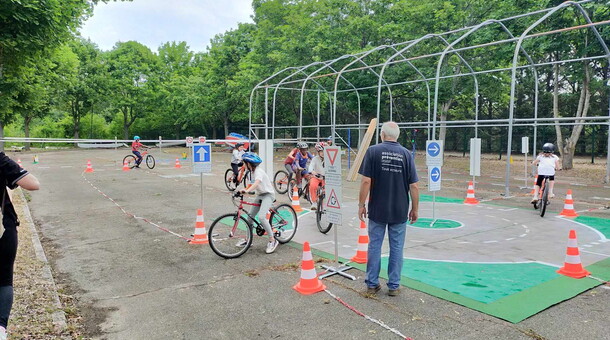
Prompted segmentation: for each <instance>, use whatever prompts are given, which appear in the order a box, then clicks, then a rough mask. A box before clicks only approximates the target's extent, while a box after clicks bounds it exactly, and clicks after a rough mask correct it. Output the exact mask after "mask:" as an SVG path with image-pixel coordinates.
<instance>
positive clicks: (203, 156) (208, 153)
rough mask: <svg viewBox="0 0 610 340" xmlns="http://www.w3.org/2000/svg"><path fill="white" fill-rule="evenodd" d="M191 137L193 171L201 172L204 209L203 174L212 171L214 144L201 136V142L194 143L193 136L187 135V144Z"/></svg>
mask: <svg viewBox="0 0 610 340" xmlns="http://www.w3.org/2000/svg"><path fill="white" fill-rule="evenodd" d="M189 138H191V147H192V154H191V160H192V162H193V173H194V174H199V177H200V188H201V209H203V192H204V190H203V174H204V173H210V172H212V146H211V144H209V143H205V137H199V143H196V144H195V143H193V139H192V137H187V145H188V144H189Z"/></svg>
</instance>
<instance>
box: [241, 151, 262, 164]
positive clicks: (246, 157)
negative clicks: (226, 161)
mask: <svg viewBox="0 0 610 340" xmlns="http://www.w3.org/2000/svg"><path fill="white" fill-rule="evenodd" d="M241 159H242V160H243V161H244V162H246V163H250V164H254V165H258V164H261V163H262V162H263V160H262V159H261V158H260V157H259V156H258V155H257V154H256V153H254V152H246V153H244V154H243V155H242V156H241Z"/></svg>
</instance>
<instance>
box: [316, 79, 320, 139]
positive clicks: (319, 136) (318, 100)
mask: <svg viewBox="0 0 610 340" xmlns="http://www.w3.org/2000/svg"><path fill="white" fill-rule="evenodd" d="M317 125H318V140H320V90H318V124H317Z"/></svg>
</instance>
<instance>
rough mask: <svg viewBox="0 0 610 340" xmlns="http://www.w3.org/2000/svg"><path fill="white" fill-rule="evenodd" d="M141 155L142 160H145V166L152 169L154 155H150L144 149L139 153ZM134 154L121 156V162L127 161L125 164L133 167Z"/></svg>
mask: <svg viewBox="0 0 610 340" xmlns="http://www.w3.org/2000/svg"><path fill="white" fill-rule="evenodd" d="M141 155H142V161H143V162H144V161H146V166H147V167H148V168H149V169H151V170H152V169H153V168H154V167H155V157H153V156H152V155H149V154H148V151H144V152H142V153H141ZM136 160H137V158H136V156H135V155H127V156H125V158H123V164H125V162H127V166H128V167H129V168H130V169H133V168H134V167H135V166H136Z"/></svg>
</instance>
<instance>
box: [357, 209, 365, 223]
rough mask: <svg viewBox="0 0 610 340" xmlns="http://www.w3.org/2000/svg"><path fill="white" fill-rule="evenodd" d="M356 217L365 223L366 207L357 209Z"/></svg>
mask: <svg viewBox="0 0 610 340" xmlns="http://www.w3.org/2000/svg"><path fill="white" fill-rule="evenodd" d="M358 217H359V218H360V221H362V222H366V221H365V219H366V207H360V208H359V209H358Z"/></svg>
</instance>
